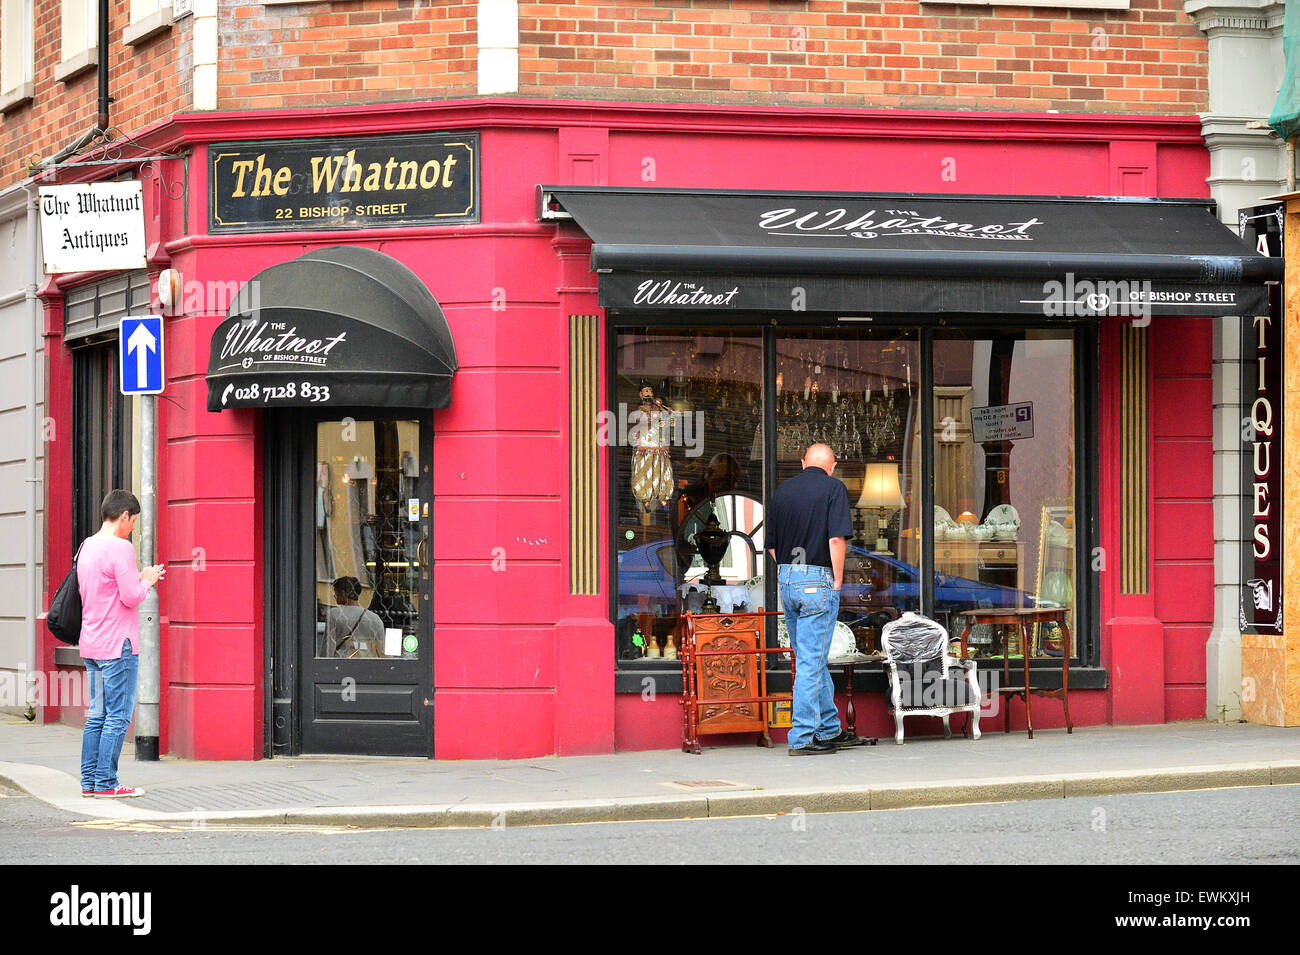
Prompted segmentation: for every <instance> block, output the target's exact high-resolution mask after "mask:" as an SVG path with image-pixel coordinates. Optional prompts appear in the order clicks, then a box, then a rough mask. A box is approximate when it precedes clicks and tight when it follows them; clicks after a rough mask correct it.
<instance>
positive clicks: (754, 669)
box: [678, 610, 794, 753]
mask: <svg viewBox="0 0 1300 955" xmlns="http://www.w3.org/2000/svg"><path fill="white" fill-rule="evenodd" d="M779 612H780V611H772V610H769V611H760V612H755V613H706V614H696V613H687V614H684V615H683V621H684V626H683V631H684V632H683V636H682V645H681V647H680V648H679V649H678V657H679V658H680V659H681V661H682V719H683V728H682V752H684V753H699V752H700V734H702V733H753V732H756V733H758V734H759V737H758V745H759V746H768V747H770V746H771V745H772V737H771V735H770V734H769V732H768V729H769V723H768V704H769V703H773V702H777V701H785V700H788V699H789V696H788V695H776V696H773V695H770V694H769V693H768V692H767V655H768V654H769V653H790V648H789V647H765V646H764V645H763V643H764V640H763V629H764V628H763V618H764V617H772V616H776V615H777V614H778V613H779ZM790 673H791V676H792V677H793V675H794V657H793V655H791V658H790Z"/></svg>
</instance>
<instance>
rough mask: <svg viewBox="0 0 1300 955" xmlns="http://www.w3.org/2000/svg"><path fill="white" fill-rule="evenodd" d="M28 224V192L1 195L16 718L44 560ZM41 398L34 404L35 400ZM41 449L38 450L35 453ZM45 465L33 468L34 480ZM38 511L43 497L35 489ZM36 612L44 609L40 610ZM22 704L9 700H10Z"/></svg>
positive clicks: (0, 699)
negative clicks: (31, 458)
mask: <svg viewBox="0 0 1300 955" xmlns="http://www.w3.org/2000/svg"><path fill="white" fill-rule="evenodd" d="M29 235H30V233H29V232H28V223H27V193H26V190H25V189H24V188H22V187H21V186H18V187H14V188H11V189H9V190H6V191H5V192H3V193H0V710H2V711H7V712H13V713H19V712H22V710H23V709H24V706H23V704H24V699H22V698H21V694H22V688H23V686H24V676H23V674H24V671H25V669H26V665H27V664H28V663H29V662H30V661H29V660H28V634H29V632H30V627H29V625H28V621H27V614H28V613H29V610H30V609H31V605H30V602H29V595H31V593H32V592H33V591H38V590H39V587H40V580H41V566H40V564H41V561H42V560H43V559H44V557H43V553H42V551H43V548H42V537H43V528H44V514H43V513H41V512H40V511H38V512H37V524H36V527H37V533H36V534H35V535H32V534H31V533H30V530H29V526H28V518H27V506H28V474H29V468H30V465H29V462H28V453H29V448H30V442H29V433H30V432H31V431H32V430H33V429H37V430H36V432H35V433H36V434H37V436H38V437H39V433H40V432H39V428H40V422H41V420H42V418H43V417H44V415H45V409H44V404H43V396H44V393H45V383H44V381H43V379H42V377H41V374H42V373H41V371H40V370H39V369H41V368H43V355H42V353H41V350H40V349H41V340H40V338H39V337H37V335H36V329H35V325H34V321H33V314H32V305H31V302H30V301H29V300H28V289H29V287H30V285H31V275H30V271H31V254H32V252H31V245H30V240H29ZM29 343H33V344H34V347H35V348H36V357H37V369H38V370H37V372H36V375H37V377H36V381H35V388H34V389H33V382H32V375H31V370H30V369H29V367H28V356H27V347H28V344H29ZM33 391H34V393H35V394H36V395H38V396H41V397H40V398H38V401H37V403H36V404H35V405H33V404H32V403H31V402H30V396H31V395H32V394H33ZM41 449H42V445H41V444H39V443H38V444H37V445H36V450H37V453H38V454H39V453H40V452H41ZM42 465H43V462H41V461H40V460H39V459H38V460H37V462H36V468H37V473H38V474H39V473H40V470H39V469H40V468H41V467H42ZM36 491H37V494H36V501H37V506H38V507H41V506H43V501H44V492H43V490H42V489H41V488H40V487H39V486H37V487H36ZM29 553H31V554H32V555H33V556H34V559H35V561H36V580H35V586H34V587H32V586H31V584H32V582H31V581H30V580H29V578H28V567H27V560H28V554H29ZM37 606H38V608H39V609H41V610H43V609H44V607H43V606H41V605H40V604H39V603H38V604H37ZM16 694H17V695H18V696H19V697H20V698H17V699H15V698H14V697H15V695H16Z"/></svg>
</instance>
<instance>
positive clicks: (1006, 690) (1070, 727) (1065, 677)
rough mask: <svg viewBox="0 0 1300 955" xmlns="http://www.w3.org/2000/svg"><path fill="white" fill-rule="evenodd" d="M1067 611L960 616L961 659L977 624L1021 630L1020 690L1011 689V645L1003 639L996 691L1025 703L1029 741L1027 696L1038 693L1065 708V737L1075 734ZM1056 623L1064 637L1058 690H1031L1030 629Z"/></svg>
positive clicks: (1006, 724)
mask: <svg viewBox="0 0 1300 955" xmlns="http://www.w3.org/2000/svg"><path fill="white" fill-rule="evenodd" d="M1068 612H1069V611H1068V610H1067V609H1066V608H1064V607H1027V608H1023V609H1014V608H1012V609H996V608H988V609H983V610H967V611H965V612H964V613H962V614H961V616H963V617H965V618H966V626H965V628H964V629H963V630H962V632H961V655H962V658H963V659H965V657H966V638H967V637H968V636H969V635H970V628H971V626H972V625H974V624H977V623H985V624H992V625H993V626H997V627H1017V626H1018V627H1019V628H1020V634H1021V636H1020V650H1021V656H1022V657H1023V658H1024V664H1025V666H1024V682H1023V684H1022V685H1020V686H1010V685H1009V684H1010V682H1011V667H1010V662H1009V658H1008V657H1007V645H1008V643H1009V642H1010V641H1008V640H1006V639H1005V638H1004V639H1003V641H1002V686H1000V687H998V693H999V694H1000V695H1001V696H1002V697H1003V699H1004V700H1006V702H1008V703H1009V702H1010V699H1009V698H1010V697H1013V696H1019V697H1020V698H1021V699H1023V700H1024V701H1025V725H1026V727H1027V728H1028V730H1029V738H1030V739H1033V738H1034V718H1033V714H1032V713H1031V711H1030V707H1029V696H1030V694H1031V693H1037V694H1038V695H1039V696H1050V697H1055V698H1056V699H1059V700H1060V701H1061V703H1062V704H1063V705H1064V706H1065V727H1066V732H1067V733H1073V732H1074V724H1073V723H1072V722H1070V697H1069V693H1070V653H1071V650H1072V644H1071V640H1070V626H1069V624H1067V623H1066V621H1065V617H1066V614H1067V613H1068ZM1048 622H1055V623H1057V624H1059V625H1060V627H1061V632H1062V634H1063V635H1064V638H1065V639H1064V642H1063V643H1062V653H1061V688H1060V689H1059V690H1051V689H1046V688H1040V687H1030V685H1029V654H1030V651H1031V650H1032V648H1033V638H1032V636H1031V633H1032V625H1033V624H1038V623H1048ZM1002 731H1003V732H1004V733H1007V732H1010V731H1011V712H1010V710H1009V709H1008V710H1007V711H1006V712H1004V713H1003V714H1002Z"/></svg>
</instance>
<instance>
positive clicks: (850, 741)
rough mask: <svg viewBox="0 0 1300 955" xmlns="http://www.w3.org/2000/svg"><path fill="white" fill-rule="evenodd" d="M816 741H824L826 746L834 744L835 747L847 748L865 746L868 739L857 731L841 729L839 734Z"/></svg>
mask: <svg viewBox="0 0 1300 955" xmlns="http://www.w3.org/2000/svg"><path fill="white" fill-rule="evenodd" d="M817 742H818V743H825V744H826V745H827V746H834V747H835V748H836V749H848V748H849V747H850V746H866V745H867V743H868V740H867V739H866V738H864V737H862V736H859V735H858V734H857V733H850V732H849V731H848V730H842V731H841V732H840V735H839V736H832V737H831V738H830V739H819V740H818V741H817Z"/></svg>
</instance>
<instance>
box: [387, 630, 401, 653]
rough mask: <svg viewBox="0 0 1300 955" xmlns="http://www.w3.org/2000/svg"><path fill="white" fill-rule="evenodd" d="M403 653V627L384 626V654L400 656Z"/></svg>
mask: <svg viewBox="0 0 1300 955" xmlns="http://www.w3.org/2000/svg"><path fill="white" fill-rule="evenodd" d="M401 655H402V628H401V627H385V628H384V656H386V657H400V656H401Z"/></svg>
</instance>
